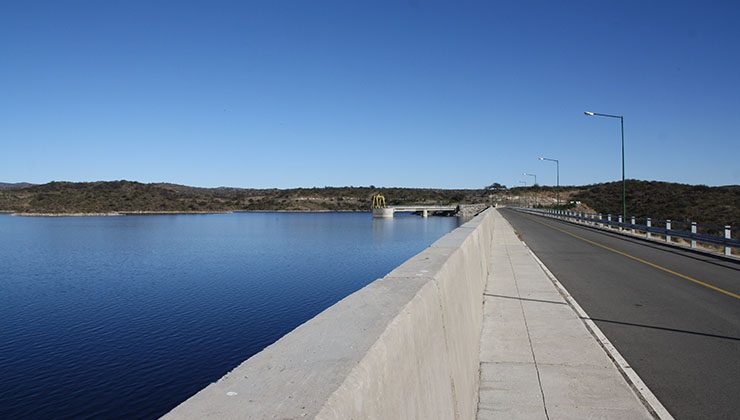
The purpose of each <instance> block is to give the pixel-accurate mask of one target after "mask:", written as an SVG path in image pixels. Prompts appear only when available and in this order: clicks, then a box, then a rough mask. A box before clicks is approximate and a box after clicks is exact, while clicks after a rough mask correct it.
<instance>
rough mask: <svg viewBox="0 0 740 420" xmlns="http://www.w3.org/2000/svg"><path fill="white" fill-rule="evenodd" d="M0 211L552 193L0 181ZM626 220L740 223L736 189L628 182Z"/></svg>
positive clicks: (574, 192)
mask: <svg viewBox="0 0 740 420" xmlns="http://www.w3.org/2000/svg"><path fill="white" fill-rule="evenodd" d="M3 185H5V186H6V187H5V188H0V210H2V211H11V212H20V213H50V214H62V213H112V212H119V213H127V212H220V211H362V210H368V209H369V208H370V200H371V197H372V195H373V194H375V193H378V192H380V193H382V194H383V195H385V197H386V200H387V203H388V205H391V206H392V205H398V204H461V203H463V204H474V203H491V204H493V203H502V204H514V205H516V204H519V205H521V204H539V205H540V206H544V207H547V206H554V204H555V202H556V196H557V193H558V190H557V189H556V188H554V187H548V186H533V187H517V188H506V187H505V186H503V185H501V184H498V183H493V184H491V185H489V186H488V187H486V188H482V189H457V190H454V189H427V188H376V187H375V186H372V185H371V186H368V187H324V188H294V189H244V188H195V187H188V186H184V185H176V184H163V183H158V184H142V183H139V182H132V181H112V182H81V183H72V182H51V183H48V184H43V185H30V184H3ZM559 193H560V198H561V202H562V203H564V204H566V205H573V204H568V203H571V202H581V203H582V205H583V206H584V208H589V209H593V210H594V211H596V212H600V213H604V214H607V213H611V214H615V215H616V214H619V213H621V208H622V201H621V193H622V184H621V182H609V183H603V184H594V185H587V186H568V187H562V188H561V189H560V191H559ZM627 209H628V213H629V215H630V216H632V215H634V216H637V217H638V218H644V217H652V218H653V219H654V220H656V221H659V220H665V219H672V220H674V221H676V222H677V223H680V222H686V221H696V222H699V223H701V224H704V225H707V226H709V225H715V226H723V225H725V224H731V225H733V226H739V225H740V186H738V185H731V186H724V187H708V186H705V185H686V184H675V183H667V182H656V181H638V180H629V181H628V182H627Z"/></svg>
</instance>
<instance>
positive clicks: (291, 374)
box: [165, 210, 495, 419]
mask: <svg viewBox="0 0 740 420" xmlns="http://www.w3.org/2000/svg"><path fill="white" fill-rule="evenodd" d="M493 211H495V210H488V211H486V212H484V213H482V214H480V215H478V216H477V217H475V218H474V219H473V220H471V221H470V222H468V223H466V224H465V225H463V226H462V227H460V228H458V229H455V230H454V231H452V232H450V233H449V234H447V235H445V236H443V237H442V238H441V239H439V240H438V241H437V242H435V243H434V244H433V245H432V246H431V247H429V248H427V249H426V250H424V251H422V252H421V253H419V254H417V255H416V256H414V257H412V258H411V259H409V260H408V261H406V262H405V263H404V264H402V265H401V266H399V267H398V268H396V269H395V270H393V271H392V272H391V273H389V274H388V275H387V276H385V277H384V278H382V279H379V280H376V281H375V282H373V283H371V284H369V285H368V286H366V287H364V288H362V289H361V290H359V291H357V292H355V293H353V294H351V295H349V296H347V297H346V298H344V299H342V300H341V301H340V302H338V303H337V304H335V305H333V306H331V307H330V308H328V309H326V310H325V311H324V312H322V313H321V314H319V315H318V316H316V317H314V318H313V319H311V320H309V321H307V322H306V323H304V324H303V325H301V326H299V327H298V328H296V329H295V330H293V331H292V332H290V333H289V334H287V335H286V336H284V337H283V338H281V339H280V340H278V341H277V342H276V343H274V344H273V345H271V346H269V347H267V348H266V349H265V350H263V351H262V352H260V353H258V354H256V355H254V356H253V357H252V358H250V359H249V360H247V361H246V362H244V363H242V364H241V365H240V366H238V367H237V368H235V369H234V370H232V371H231V372H229V373H228V374H227V375H226V376H224V377H223V378H221V379H220V380H219V381H218V382H216V383H213V384H211V385H209V386H208V387H206V388H205V389H203V390H201V391H200V392H199V393H197V394H196V395H194V396H193V397H191V398H190V399H188V400H187V401H185V402H184V403H182V404H181V405H179V406H178V407H176V408H175V409H174V410H173V411H171V412H170V413H169V414H167V415H166V416H165V418H170V419H180V418H186V419H196V418H198V419H200V418H319V419H346V418H355V419H357V418H378V419H390V418H424V419H433V418H444V419H449V418H458V419H472V418H474V417H475V413H476V405H477V400H478V380H479V375H478V366H479V357H478V355H479V341H480V334H481V326H482V316H483V314H482V299H483V288H484V287H485V282H486V278H487V275H488V267H489V262H490V255H491V246H492V240H493V217H492V216H493V214H492V212H493Z"/></svg>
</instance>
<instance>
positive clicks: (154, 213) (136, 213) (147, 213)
mask: <svg viewBox="0 0 740 420" xmlns="http://www.w3.org/2000/svg"><path fill="white" fill-rule="evenodd" d="M368 212H370V211H369V210H223V211H115V212H107V213H84V212H76V213H37V212H15V211H6V210H2V211H0V214H8V215H10V216H18V217H115V216H168V215H170V216H171V215H206V214H234V213H368Z"/></svg>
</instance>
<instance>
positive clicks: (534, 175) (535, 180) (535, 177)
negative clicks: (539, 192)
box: [522, 172, 537, 187]
mask: <svg viewBox="0 0 740 420" xmlns="http://www.w3.org/2000/svg"><path fill="white" fill-rule="evenodd" d="M522 175H526V176H533V177H534V186H535V187H536V186H537V174H528V173H526V172H525V173H523V174H522Z"/></svg>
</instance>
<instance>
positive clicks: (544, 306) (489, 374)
mask: <svg viewBox="0 0 740 420" xmlns="http://www.w3.org/2000/svg"><path fill="white" fill-rule="evenodd" d="M494 216H495V224H494V248H493V261H492V270H491V274H490V276H489V278H488V283H487V285H486V292H485V295H484V307H483V310H484V319H483V333H482V337H481V347H480V360H481V366H480V396H479V402H478V418H479V419H594V418H598V419H602V418H609V419H651V418H653V416H652V415H651V414H650V412H649V411H648V410H647V408H645V405H643V403H642V402H641V400H640V398H639V397H638V396H637V394H636V393H635V392H634V391H633V390H632V388H631V387H630V386H629V384H628V383H627V381H626V379H625V378H624V377H623V376H622V374H621V373H620V372H619V370H618V369H617V367H616V366H615V365H614V363H613V362H612V360H611V359H610V358H609V356H608V355H607V353H606V352H605V350H604V349H603V348H602V347H601V346H600V345H599V343H598V341H597V340H596V338H594V336H593V335H592V334H591V333H590V332H589V330H588V329H587V328H586V326H585V325H584V323H583V321H582V320H581V319H580V318H579V317H578V315H577V314H576V312H575V311H574V310H573V309H572V308H571V307H570V306H569V305H568V303H567V302H566V300H565V299H564V298H563V297H562V296H561V294H560V293H559V292H558V290H557V288H556V287H555V285H554V284H553V282H552V281H551V280H550V279H549V278H548V276H547V274H545V272H544V271H543V270H542V268H541V267H540V266H539V264H538V263H537V261H536V260H535V258H534V257H533V256H532V255H531V254H530V252H529V249H528V248H527V247H526V246H525V245H524V244H523V243H522V242H521V241H520V240H519V239H518V238H517V236H516V234H515V233H514V230H513V229H512V227H511V226H510V225H509V223H508V222H507V221H506V220H505V219H504V218H503V217H502V216H501V215H500V214H499V213H498V212H496V214H495V215H494Z"/></svg>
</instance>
